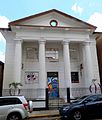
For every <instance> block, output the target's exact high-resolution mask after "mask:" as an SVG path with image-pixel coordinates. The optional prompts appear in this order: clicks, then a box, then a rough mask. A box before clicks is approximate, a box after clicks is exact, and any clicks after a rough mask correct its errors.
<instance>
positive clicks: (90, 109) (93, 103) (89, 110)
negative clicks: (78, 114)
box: [85, 95, 99, 116]
mask: <svg viewBox="0 0 102 120" xmlns="http://www.w3.org/2000/svg"><path fill="white" fill-rule="evenodd" d="M98 109H99V104H98V102H97V96H96V95H93V96H90V97H89V98H87V99H86V100H85V112H86V114H87V115H88V116H96V115H97V114H98V112H97V111H98Z"/></svg>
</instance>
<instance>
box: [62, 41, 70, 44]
mask: <svg viewBox="0 0 102 120" xmlns="http://www.w3.org/2000/svg"><path fill="white" fill-rule="evenodd" d="M62 43H63V45H68V44H69V43H70V41H67V40H63V41H62Z"/></svg>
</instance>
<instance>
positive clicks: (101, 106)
mask: <svg viewBox="0 0 102 120" xmlns="http://www.w3.org/2000/svg"><path fill="white" fill-rule="evenodd" d="M97 105H98V111H97V112H98V114H99V115H101V114H102V94H100V95H97Z"/></svg>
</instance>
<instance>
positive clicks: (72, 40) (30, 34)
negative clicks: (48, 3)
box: [1, 9, 100, 97]
mask: <svg viewBox="0 0 102 120" xmlns="http://www.w3.org/2000/svg"><path fill="white" fill-rule="evenodd" d="M95 29H96V27H95V26H93V25H90V24H88V23H86V22H83V21H81V20H79V19H77V18H74V17H72V16H70V15H67V14H66V13H63V12H61V11H58V10H55V9H53V10H49V11H46V12H42V13H39V14H36V15H33V16H29V17H26V18H23V19H19V20H16V21H13V22H10V23H9V29H1V32H2V34H3V36H4V37H5V39H6V55H5V56H6V58H5V68H4V80H3V89H8V88H9V84H10V83H11V82H12V81H15V82H20V83H22V85H23V86H22V89H45V88H48V89H49V93H50V94H49V95H50V96H51V97H58V96H60V97H61V96H66V95H65V94H63V92H61V91H60V89H62V88H70V93H71V95H72V96H75V94H74V93H73V90H72V89H73V88H89V86H90V85H91V84H92V80H93V79H97V81H98V83H100V80H99V71H98V62H97V53H96V40H95V37H94V36H93V32H94V31H95ZM44 94H45V93H42V96H44Z"/></svg>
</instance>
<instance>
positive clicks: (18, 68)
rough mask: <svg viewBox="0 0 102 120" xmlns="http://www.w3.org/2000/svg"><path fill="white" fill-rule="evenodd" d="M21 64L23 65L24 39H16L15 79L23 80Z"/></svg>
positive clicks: (16, 80)
mask: <svg viewBox="0 0 102 120" xmlns="http://www.w3.org/2000/svg"><path fill="white" fill-rule="evenodd" d="M21 66H22V41H21V40H20V39H16V40H15V56H14V81H15V82H21Z"/></svg>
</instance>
